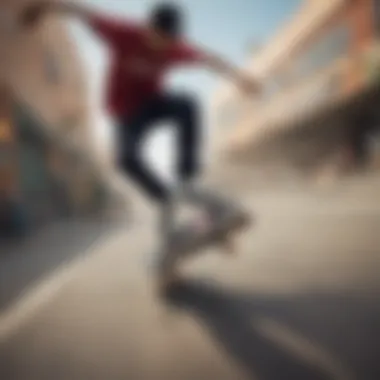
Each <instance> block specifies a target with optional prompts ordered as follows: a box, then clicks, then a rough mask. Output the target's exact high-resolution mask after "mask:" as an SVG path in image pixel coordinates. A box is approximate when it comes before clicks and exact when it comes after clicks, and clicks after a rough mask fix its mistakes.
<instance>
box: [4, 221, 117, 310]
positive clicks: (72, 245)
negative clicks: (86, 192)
mask: <svg viewBox="0 0 380 380" xmlns="http://www.w3.org/2000/svg"><path fill="white" fill-rule="evenodd" d="M112 228H115V226H114V225H113V224H111V223H109V222H102V221H98V220H97V221H78V220H66V221H61V222H56V223H54V224H51V225H50V226H48V227H45V228H43V229H41V230H40V231H38V232H37V233H35V234H33V235H31V236H30V237H27V238H25V239H24V240H23V241H19V242H13V243H11V244H6V245H5V244H3V245H2V246H1V247H0V252H1V254H0V312H1V311H2V310H4V309H6V308H7V307H8V306H9V305H10V304H11V303H12V302H13V301H14V300H15V299H16V298H17V297H19V296H20V295H21V294H22V293H23V292H25V291H26V290H28V288H29V287H31V286H33V285H35V284H37V283H38V281H40V280H42V279H43V278H44V277H45V276H47V275H48V274H49V273H51V272H52V271H54V270H55V269H57V268H59V267H61V266H62V265H64V264H67V263H69V262H70V261H72V260H74V259H75V258H78V257H80V256H81V255H84V254H86V252H87V253H88V248H90V247H92V246H95V245H96V244H99V243H100V241H101V240H102V239H104V238H105V237H106V236H107V234H108V233H109V232H110V231H111V229H112Z"/></svg>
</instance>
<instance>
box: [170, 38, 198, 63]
mask: <svg viewBox="0 0 380 380" xmlns="http://www.w3.org/2000/svg"><path fill="white" fill-rule="evenodd" d="M204 59H205V54H204V53H203V52H202V51H201V50H199V49H197V48H195V47H193V46H191V45H188V44H186V43H181V44H178V45H176V46H175V47H174V49H173V51H172V60H173V62H174V63H179V64H181V63H183V64H186V63H189V64H190V63H202V62H203V61H204Z"/></svg>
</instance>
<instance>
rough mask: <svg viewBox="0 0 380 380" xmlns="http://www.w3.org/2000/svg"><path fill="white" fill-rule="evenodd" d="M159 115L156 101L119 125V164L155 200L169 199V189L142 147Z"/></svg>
mask: <svg viewBox="0 0 380 380" xmlns="http://www.w3.org/2000/svg"><path fill="white" fill-rule="evenodd" d="M158 117H159V109H158V107H157V105H156V103H155V102H152V103H150V104H147V105H146V106H145V107H144V108H143V109H142V110H141V111H140V112H139V113H138V114H137V115H136V116H135V117H133V118H132V119H131V120H129V121H127V122H125V123H122V124H121V125H120V126H119V130H118V132H119V135H118V143H119V166H120V167H121V169H122V170H123V171H124V172H125V173H127V174H128V176H129V177H130V178H131V179H133V181H134V182H135V183H136V184H137V185H139V186H140V187H141V188H142V189H143V190H144V191H145V193H146V194H147V195H148V196H149V197H150V198H151V199H153V200H154V201H156V202H159V203H164V202H166V201H167V199H168V196H169V191H168V189H167V187H166V186H165V185H164V184H163V182H162V181H161V180H160V179H159V178H158V177H157V176H155V175H154V173H152V171H151V169H150V168H149V167H147V166H146V165H145V164H144V162H143V158H142V156H141V148H142V144H143V142H144V138H145V137H146V133H147V132H148V131H149V128H150V127H151V125H152V123H154V122H155V121H156V119H157V118H158Z"/></svg>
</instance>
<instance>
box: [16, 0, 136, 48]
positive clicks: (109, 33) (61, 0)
mask: <svg viewBox="0 0 380 380" xmlns="http://www.w3.org/2000/svg"><path fill="white" fill-rule="evenodd" d="M48 13H59V14H65V15H70V16H74V17H76V18H79V19H80V20H81V21H83V22H85V23H86V24H87V25H89V26H90V27H91V28H92V29H93V30H94V31H95V32H96V33H97V34H98V35H99V36H100V37H101V38H103V39H105V40H106V41H107V42H110V43H113V42H117V41H120V39H121V38H123V37H126V34H128V33H129V32H130V31H131V30H133V26H132V25H130V24H129V23H128V21H125V20H122V21H121V20H115V19H114V18H112V17H110V16H103V15H100V12H98V11H95V10H94V9H92V8H91V7H88V6H85V5H83V4H78V3H76V2H71V1H66V0H57V1H51V0H50V1H47V0H42V1H41V2H38V3H33V4H32V5H29V6H28V7H26V8H25V9H24V10H23V11H22V12H21V15H20V22H21V24H22V25H24V26H25V27H33V26H35V25H38V23H39V22H40V21H41V19H42V18H43V17H44V16H45V15H47V14H48Z"/></svg>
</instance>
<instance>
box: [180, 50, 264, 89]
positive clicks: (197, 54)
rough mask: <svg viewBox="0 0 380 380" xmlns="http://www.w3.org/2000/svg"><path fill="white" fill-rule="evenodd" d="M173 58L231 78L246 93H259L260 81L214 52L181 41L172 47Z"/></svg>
mask: <svg viewBox="0 0 380 380" xmlns="http://www.w3.org/2000/svg"><path fill="white" fill-rule="evenodd" d="M174 60H175V61H176V62H178V63H196V64H201V65H204V66H205V67H207V68H209V69H211V70H212V71H215V72H216V73H218V74H220V75H223V76H225V77H227V78H229V79H231V80H233V81H234V82H235V83H236V84H237V85H238V87H239V88H240V89H241V90H242V91H243V92H245V93H248V94H252V95H254V94H259V93H260V91H261V83H260V81H259V80H258V79H255V78H253V77H251V76H248V75H246V74H245V73H243V72H242V71H241V70H239V69H238V68H236V67H234V65H232V64H230V63H228V62H226V61H225V60H224V59H222V58H220V57H218V56H216V55H215V54H212V53H209V52H207V51H204V50H203V49H199V48H195V47H193V46H191V45H189V44H187V43H181V44H179V45H177V46H176V47H175V49H174Z"/></svg>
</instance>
